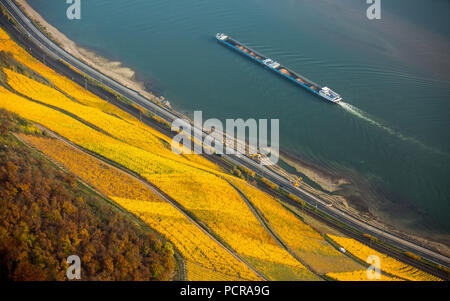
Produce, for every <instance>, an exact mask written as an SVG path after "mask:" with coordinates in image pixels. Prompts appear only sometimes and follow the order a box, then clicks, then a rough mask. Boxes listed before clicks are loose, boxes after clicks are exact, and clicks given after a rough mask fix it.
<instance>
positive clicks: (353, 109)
mask: <svg viewBox="0 0 450 301" xmlns="http://www.w3.org/2000/svg"><path fill="white" fill-rule="evenodd" d="M339 105H340V106H341V107H342V108H343V109H344V110H346V111H347V112H349V113H351V114H352V115H354V116H356V117H358V118H360V119H362V120H365V121H367V122H369V123H370V124H372V125H374V126H376V127H378V128H379V129H382V130H384V131H386V132H387V133H389V134H390V135H392V136H394V137H397V138H399V139H400V140H403V141H406V142H410V143H413V144H416V145H419V146H420V147H422V148H423V149H425V150H427V151H430V152H433V153H435V154H439V155H442V156H446V157H450V154H448V153H446V152H443V151H441V150H440V149H437V148H435V147H431V146H428V145H426V144H424V143H423V142H421V141H419V140H417V139H416V138H413V137H407V136H405V135H403V134H402V133H400V132H398V131H396V130H394V129H392V128H390V127H388V126H386V125H384V124H383V123H381V122H380V121H377V120H375V119H374V118H373V117H371V116H370V115H369V114H367V113H366V112H364V111H362V110H360V109H358V108H356V107H354V106H352V105H351V104H349V103H346V102H342V101H341V102H339Z"/></svg>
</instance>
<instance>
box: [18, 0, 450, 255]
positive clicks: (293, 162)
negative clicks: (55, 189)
mask: <svg viewBox="0 0 450 301" xmlns="http://www.w3.org/2000/svg"><path fill="white" fill-rule="evenodd" d="M15 2H16V3H17V4H18V5H20V6H21V8H22V10H23V11H24V12H25V13H26V14H27V15H28V16H29V17H30V18H31V19H33V20H34V21H36V22H37V23H38V24H39V25H40V26H41V27H42V28H43V29H44V30H45V31H46V32H47V33H48V34H49V35H50V36H51V38H52V39H53V40H54V41H55V42H56V43H58V44H59V45H60V46H61V47H62V48H63V49H64V50H66V51H67V52H68V53H70V54H71V55H73V56H74V57H77V58H78V59H80V60H82V61H84V62H85V63H86V64H88V65H90V66H92V67H93V68H95V69H97V70H99V71H100V72H102V73H104V74H106V75H107V76H109V77H111V78H113V79H114V80H116V81H117V82H120V83H122V84H123V85H125V86H127V87H129V88H131V89H133V90H136V91H138V92H139V93H141V94H142V95H144V96H146V97H148V98H150V99H152V98H153V97H154V95H153V94H151V93H150V92H148V91H146V90H145V86H144V84H143V83H140V82H139V81H137V80H136V72H135V71H134V70H132V69H130V68H127V67H124V66H123V65H122V64H121V63H120V62H114V61H110V60H108V59H105V58H103V57H101V56H98V55H97V54H95V53H94V52H92V51H89V50H87V49H83V48H81V47H79V46H78V45H77V44H76V43H75V42H73V41H71V40H70V39H69V38H68V37H67V36H65V35H64V34H63V33H61V32H60V31H59V30H58V29H56V28H55V27H53V26H52V25H50V24H49V23H48V22H46V21H45V19H43V18H42V16H40V15H39V14H38V13H37V12H36V11H35V10H34V9H33V8H32V7H31V6H30V5H29V4H28V3H27V1H26V0H15ZM281 159H282V160H283V161H284V162H286V163H287V164H288V165H290V166H292V167H293V168H294V169H296V170H297V171H298V172H299V173H302V174H304V175H306V176H307V177H308V178H309V179H311V180H312V181H313V182H315V183H317V184H318V185H319V186H320V187H321V188H322V189H323V190H324V191H319V190H317V189H314V188H312V187H310V186H309V185H305V187H303V186H302V188H304V189H305V190H307V191H310V192H312V193H314V194H316V195H319V196H320V197H322V198H323V199H325V200H328V201H329V202H330V203H333V205H334V206H336V207H338V208H340V209H341V210H344V211H346V212H348V213H350V214H352V215H354V216H357V217H358V218H360V219H362V220H365V221H367V222H369V223H371V224H374V225H376V226H378V227H380V228H384V229H386V230H389V231H391V232H393V233H397V234H398V235H401V236H403V237H409V238H412V239H413V240H414V241H416V242H418V243H420V244H421V245H424V246H427V247H429V248H432V249H435V250H437V251H439V252H441V253H443V254H446V255H450V248H449V247H448V246H447V245H450V238H449V237H448V236H445V237H444V236H441V235H433V236H430V235H426V236H425V237H430V239H424V238H422V237H419V236H417V235H413V234H411V232H410V231H407V229H405V228H403V227H398V226H396V225H398V224H399V223H398V221H396V220H393V219H391V220H388V219H387V218H383V219H381V218H379V217H381V215H382V212H381V211H380V210H377V208H376V206H373V207H372V208H369V207H367V208H366V207H365V206H364V205H365V204H364V202H363V201H360V200H359V199H362V198H363V197H362V196H360V197H359V198H358V199H357V198H348V197H346V196H345V194H343V193H341V192H342V191H343V190H345V186H346V185H350V184H351V181H350V180H349V179H346V178H345V177H341V176H337V175H332V174H330V173H327V172H326V171H324V170H321V169H320V168H317V167H315V166H313V165H312V164H309V163H307V162H304V161H302V160H300V159H298V158H296V157H295V156H292V155H289V154H287V153H284V154H282V155H281ZM292 177H294V176H293V175H292ZM366 203H367V202H366ZM380 220H383V222H385V223H387V224H390V225H392V226H385V225H384V224H383V223H381V222H380ZM436 241H440V242H444V243H439V242H436Z"/></svg>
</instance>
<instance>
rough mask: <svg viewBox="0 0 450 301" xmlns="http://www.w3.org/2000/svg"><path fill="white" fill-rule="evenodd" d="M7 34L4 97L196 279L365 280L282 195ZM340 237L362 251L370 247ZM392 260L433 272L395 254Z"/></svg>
mask: <svg viewBox="0 0 450 301" xmlns="http://www.w3.org/2000/svg"><path fill="white" fill-rule="evenodd" d="M0 39H2V43H1V44H0V53H1V54H2V58H3V61H2V62H1V64H0V107H2V108H5V109H7V110H9V111H12V112H15V113H17V114H19V115H20V116H22V117H24V118H26V119H29V120H31V121H33V122H35V123H37V124H39V125H41V126H42V127H45V128H46V129H48V130H50V131H52V132H54V133H56V134H57V135H58V136H59V139H53V138H42V137H39V138H38V137H34V136H22V139H24V140H25V141H27V143H29V144H31V145H33V146H34V147H35V148H37V149H39V150H40V151H42V152H43V153H44V154H46V155H47V156H48V157H49V158H51V159H52V160H54V161H55V162H58V164H60V165H62V166H64V168H65V169H67V170H68V171H70V172H72V173H73V174H75V175H76V176H77V177H78V178H79V179H81V180H82V181H83V182H85V183H88V184H89V185H90V186H92V187H93V188H95V189H96V190H97V191H99V192H101V193H102V194H103V195H105V196H107V197H108V198H109V199H111V200H113V201H114V202H116V203H117V204H118V205H120V206H121V207H122V208H124V209H125V210H127V211H129V212H131V213H133V214H134V215H136V216H137V217H139V218H140V219H142V221H144V222H145V223H147V224H148V225H149V226H150V227H151V228H153V229H154V230H155V231H156V232H158V233H159V234H160V235H163V236H164V237H165V238H166V239H167V240H169V241H170V242H171V243H172V244H173V245H174V246H175V248H176V250H178V252H179V253H180V254H181V256H182V257H183V258H184V260H185V265H184V266H185V267H186V269H187V278H188V279H189V280H261V278H262V277H259V276H258V275H262V276H263V278H266V279H269V280H320V279H321V278H320V276H321V275H325V274H326V275H327V276H328V277H331V278H334V279H337V280H347V279H349V278H352V277H353V278H354V279H358V280H364V279H362V278H363V274H362V270H363V269H362V266H361V265H360V264H359V263H356V262H355V261H353V260H351V259H350V258H349V257H347V256H345V255H343V254H342V253H340V252H338V251H337V250H336V249H335V248H334V247H333V246H332V245H330V244H329V243H328V242H327V241H326V240H325V239H324V237H323V236H322V235H321V234H320V233H319V232H318V231H316V230H314V229H313V228H312V227H311V226H309V225H308V224H306V223H304V222H303V221H302V220H301V219H300V218H299V217H298V216H297V215H295V214H293V213H292V212H291V211H289V210H287V209H286V208H285V207H283V206H282V205H281V204H280V202H278V201H277V200H276V199H274V198H273V197H271V196H269V195H267V194H266V193H263V192H262V191H259V190H258V189H256V188H255V187H253V186H251V185H248V184H247V183H246V182H245V181H242V180H240V179H237V178H235V177H233V176H230V175H228V174H226V173H225V172H224V171H223V170H222V169H221V168H220V167H219V166H217V165H215V164H213V163H211V162H210V161H208V160H206V159H205V158H203V157H201V156H197V155H187V156H184V155H176V154H175V153H174V152H172V150H171V147H170V143H171V140H170V139H169V138H168V137H167V136H165V135H163V134H161V133H160V132H158V131H156V130H155V129H153V128H151V127H149V126H147V125H145V124H144V123H142V122H140V121H139V120H137V119H136V118H134V117H133V116H131V115H130V114H128V113H126V112H124V111H122V110H119V109H118V108H117V107H115V106H113V105H112V104H110V103H108V102H106V101H104V100H102V99H100V98H98V97H97V96H95V95H93V94H92V93H90V92H88V91H87V90H85V89H83V88H82V87H80V86H78V85H77V84H75V83H73V82H72V81H70V80H68V79H67V78H65V77H63V76H61V75H59V74H57V73H56V72H54V71H53V70H51V69H49V68H48V67H46V66H45V65H43V64H42V63H40V62H39V61H37V60H36V59H34V58H33V57H31V56H30V55H29V54H28V53H27V52H25V51H24V50H23V49H22V48H21V47H19V46H18V45H17V44H16V43H15V42H14V41H12V40H11V39H10V38H9V37H8V35H7V34H6V33H5V32H3V31H2V30H1V29H0ZM61 138H62V139H65V140H67V141H70V143H66V142H63V141H62V139H61ZM72 144H73V145H72ZM88 153H89V154H88ZM113 166H116V167H113ZM117 166H119V167H120V169H121V170H119V169H118V168H117ZM136 174H137V175H139V178H137V177H136ZM142 179H144V180H145V181H143V180H142ZM225 179H226V180H225ZM228 181H231V182H232V183H233V185H231V184H230V182H228ZM154 188H157V189H154ZM236 188H237V189H236ZM157 190H159V191H161V192H162V194H159V193H158V192H157ZM240 192H242V193H243V194H244V195H245V197H243V196H242V195H241V194H240ZM163 195H165V196H163ZM247 199H248V200H249V201H250V202H251V204H252V206H254V207H255V208H256V209H257V211H258V214H259V213H260V214H261V215H262V216H263V219H264V221H265V222H264V223H261V221H260V220H259V219H258V218H260V216H259V215H258V214H255V212H254V211H253V209H252V208H251V207H249V206H248V204H247ZM267 227H268V228H269V230H270V231H268V230H267ZM272 231H273V232H272ZM273 233H276V237H275V238H274V235H273ZM278 238H279V239H278ZM333 239H335V240H339V239H338V238H336V237H335V238H333ZM280 241H281V243H280ZM340 241H341V242H342V243H345V244H348V245H349V248H347V247H346V248H347V249H349V251H350V252H351V253H352V254H354V252H356V253H358V252H360V253H361V254H354V255H355V256H357V257H358V255H359V256H365V254H366V253H367V250H366V249H364V248H363V247H364V246H362V247H361V246H356V245H355V244H350V243H349V242H348V241H342V240H340ZM337 243H339V244H340V242H338V241H337ZM354 245H355V246H354ZM352 246H354V250H353V251H352V249H351V248H352ZM358 258H359V257H358ZM388 269H389V270H388V271H387V272H389V273H390V274H393V275H396V276H397V275H398V274H401V275H398V277H400V278H404V279H408V280H412V279H417V278H418V279H429V280H432V278H430V277H429V276H430V275H427V274H421V272H420V271H412V270H410V269H409V268H406V267H404V266H403V267H401V266H398V265H396V264H394V262H391V264H389V265H388ZM394 272H395V273H394ZM396 273H397V274H396ZM408 275H409V278H408V277H406V276H408ZM433 280H434V279H433Z"/></svg>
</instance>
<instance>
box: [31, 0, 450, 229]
mask: <svg viewBox="0 0 450 301" xmlns="http://www.w3.org/2000/svg"><path fill="white" fill-rule="evenodd" d="M29 2H30V4H32V6H33V7H34V8H35V9H36V10H37V11H38V12H39V13H41V14H42V15H43V17H44V18H46V19H47V20H48V21H49V22H50V23H51V24H53V25H55V26H56V27H57V28H58V29H60V30H61V31H62V32H63V33H65V34H66V35H67V36H68V37H69V38H71V39H72V40H74V41H75V42H76V43H78V44H79V45H81V46H83V47H86V48H88V49H91V50H94V51H96V52H97V53H99V54H101V55H103V56H105V57H107V58H110V59H113V60H119V61H121V62H123V63H124V64H125V65H126V66H129V67H131V68H132V69H134V70H136V71H137V72H138V74H139V76H140V78H141V79H144V80H145V81H146V82H148V83H150V84H149V87H151V88H152V89H154V90H155V91H156V92H157V93H158V94H162V95H164V96H165V97H166V98H167V99H169V100H170V101H171V103H172V105H173V106H174V108H175V109H177V110H180V111H182V112H185V113H188V115H190V114H191V113H192V112H193V111H194V110H202V111H204V115H206V117H218V118H221V119H225V118H233V119H236V118H244V119H246V118H279V119H280V126H281V137H280V143H281V146H282V148H283V149H285V150H287V151H289V152H290V153H293V154H296V155H297V156H298V157H299V158H301V159H303V160H305V161H308V162H311V163H313V164H314V165H316V166H319V167H321V168H326V169H327V170H328V171H329V172H330V173H332V174H333V175H342V176H345V177H348V178H350V179H351V181H352V183H353V185H352V186H350V187H349V188H348V189H349V191H351V193H352V194H353V197H355V196H358V195H359V198H360V199H363V200H364V201H365V202H366V203H367V204H368V205H369V206H370V207H371V206H375V207H377V208H378V209H379V210H381V211H382V213H383V214H382V216H383V217H384V218H386V219H387V220H390V221H391V222H393V223H394V224H396V225H398V226H399V227H400V226H403V227H406V228H411V229H415V230H421V231H427V232H428V233H432V232H436V231H437V232H441V233H444V234H449V233H450V185H449V182H450V139H449V138H450V135H449V128H450V121H449V120H450V103H449V102H450V97H449V96H450V58H449V53H450V26H449V25H450V24H449V23H450V22H449V21H448V12H449V11H450V2H449V1H446V0H435V1H425V0H422V1H420V0H389V1H382V19H381V20H378V21H369V20H368V19H367V18H366V8H367V4H366V1H365V0H364V1H363V0H340V1H333V0H322V1H319V0H317V1H311V0H277V1H273V0H228V1H218V0H211V1H201V0H191V1H174V0H158V1H153V0H129V1H125V0H114V1H111V0H95V1H87V0H84V1H83V0H82V6H83V10H82V20H80V21H69V20H68V19H67V18H66V15H65V10H66V7H67V5H66V4H65V1H63V0H52V1H49V0H30V1H29ZM216 32H225V33H228V34H230V35H231V36H232V37H234V38H236V39H238V40H240V41H241V42H244V43H246V44H247V45H248V46H250V47H251V48H254V49H255V50H257V51H258V52H260V53H262V54H264V55H266V56H269V57H271V58H273V59H275V60H277V61H279V62H280V63H282V64H284V65H286V66H288V67H290V68H291V69H293V70H295V71H297V72H298V73H300V74H302V75H304V76H306V77H308V78H310V79H311V80H313V81H315V82H317V83H319V84H321V85H327V86H329V87H331V88H332V89H334V90H336V91H337V92H339V93H340V94H341V95H342V96H343V98H344V101H345V104H344V105H343V106H337V105H330V104H328V103H326V102H324V101H322V100H320V99H319V98H317V97H315V96H312V95H311V94H309V93H307V92H305V91H304V90H303V89H301V88H299V87H296V86H295V85H293V84H292V83H290V82H288V81H286V80H283V79H282V78H280V77H278V76H276V75H274V74H272V73H271V72H268V71H267V70H265V69H264V68H262V67H260V66H259V65H257V64H255V63H252V62H250V61H249V60H248V59H246V58H244V57H242V56H240V55H237V54H236V53H235V52H232V51H230V50H229V49H226V48H225V47H223V46H221V45H219V44H218V43H216V41H215V38H214V35H215V33H216ZM430 235H431V234H430Z"/></svg>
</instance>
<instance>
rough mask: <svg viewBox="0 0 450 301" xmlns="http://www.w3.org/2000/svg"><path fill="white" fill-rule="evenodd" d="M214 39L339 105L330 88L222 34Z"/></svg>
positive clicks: (338, 99)
mask: <svg viewBox="0 0 450 301" xmlns="http://www.w3.org/2000/svg"><path fill="white" fill-rule="evenodd" d="M216 39H217V41H219V42H220V43H222V44H224V45H226V46H229V47H231V48H232V49H234V50H236V51H238V52H240V53H241V54H244V55H246V56H248V57H250V58H251V59H253V60H255V61H257V62H258V63H260V64H262V65H264V66H266V67H268V68H270V69H272V70H273V71H275V72H276V73H278V74H280V75H281V76H283V77H284V78H287V79H289V80H291V81H293V82H294V83H296V84H298V85H300V86H302V87H303V88H305V89H307V90H308V91H310V92H312V93H314V94H316V95H318V96H320V97H322V98H324V99H326V100H328V101H331V102H333V103H339V102H340V101H341V100H342V97H341V96H340V95H339V94H337V93H336V92H334V91H333V90H331V89H330V88H328V87H321V86H319V85H317V84H315V83H313V82H312V81H310V80H308V79H307V78H305V77H303V76H300V75H298V74H297V73H295V72H294V71H292V70H290V69H288V68H286V67H284V66H283V65H281V64H279V63H277V62H275V61H273V60H271V59H270V58H268V57H265V56H263V55H261V54H259V53H258V52H256V51H254V50H252V49H250V48H248V47H246V46H244V45H243V44H242V43H240V42H238V41H236V40H234V39H233V38H231V37H229V36H227V35H225V34H223V33H218V34H217V35H216Z"/></svg>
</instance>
